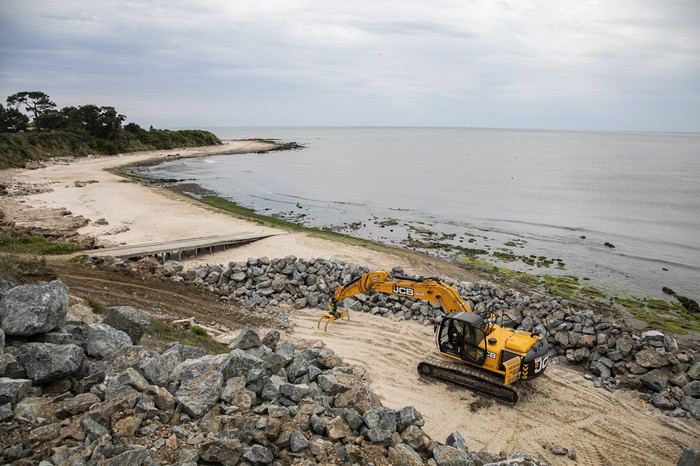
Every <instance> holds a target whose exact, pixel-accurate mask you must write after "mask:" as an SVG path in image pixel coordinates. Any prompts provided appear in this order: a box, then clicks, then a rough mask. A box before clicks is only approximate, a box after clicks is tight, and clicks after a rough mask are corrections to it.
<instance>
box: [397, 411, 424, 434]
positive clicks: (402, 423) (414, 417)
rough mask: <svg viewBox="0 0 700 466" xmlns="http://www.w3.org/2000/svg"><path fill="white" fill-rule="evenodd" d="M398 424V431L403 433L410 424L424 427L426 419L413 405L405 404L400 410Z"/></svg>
mask: <svg viewBox="0 0 700 466" xmlns="http://www.w3.org/2000/svg"><path fill="white" fill-rule="evenodd" d="M397 424H398V425H397V431H398V432H399V433H401V432H403V430H404V429H405V428H406V427H408V426H412V425H415V426H418V427H423V426H424V425H425V421H424V420H423V415H422V414H421V413H419V412H418V410H417V409H416V408H414V407H413V406H404V407H403V408H401V409H400V410H399V412H398V417H397Z"/></svg>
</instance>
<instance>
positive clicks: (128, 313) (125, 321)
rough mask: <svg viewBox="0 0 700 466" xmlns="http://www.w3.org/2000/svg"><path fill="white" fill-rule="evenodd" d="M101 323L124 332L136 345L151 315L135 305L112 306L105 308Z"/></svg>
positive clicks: (144, 331) (148, 323)
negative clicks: (105, 312)
mask: <svg viewBox="0 0 700 466" xmlns="http://www.w3.org/2000/svg"><path fill="white" fill-rule="evenodd" d="M102 323H103V324H106V325H109V326H110V327H114V328H116V329H117V330H121V331H122V332H124V333H126V334H127V335H129V338H131V341H132V342H133V344H135V345H137V344H138V343H139V341H141V337H142V336H143V334H144V333H146V331H147V330H148V326H149V325H150V324H151V316H149V315H148V313H146V312H144V311H142V310H140V309H136V308H135V307H131V306H114V307H110V308H109V309H107V314H106V315H105V317H104V319H103V320H102Z"/></svg>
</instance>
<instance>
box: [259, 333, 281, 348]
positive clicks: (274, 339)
mask: <svg viewBox="0 0 700 466" xmlns="http://www.w3.org/2000/svg"><path fill="white" fill-rule="evenodd" d="M279 341H280V332H278V331H277V330H270V331H269V332H267V334H265V336H264V337H263V339H262V342H261V343H262V344H263V345H265V346H267V347H268V348H270V349H271V350H272V351H275V349H277V343H278V342H279Z"/></svg>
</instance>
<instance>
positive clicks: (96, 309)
mask: <svg viewBox="0 0 700 466" xmlns="http://www.w3.org/2000/svg"><path fill="white" fill-rule="evenodd" d="M83 299H84V300H85V301H87V303H88V305H89V306H90V308H91V309H92V312H93V313H95V314H98V315H104V314H105V313H106V312H107V308H106V307H105V305H104V304H102V303H101V302H99V301H98V300H96V299H94V298H92V297H90V296H84V297H83Z"/></svg>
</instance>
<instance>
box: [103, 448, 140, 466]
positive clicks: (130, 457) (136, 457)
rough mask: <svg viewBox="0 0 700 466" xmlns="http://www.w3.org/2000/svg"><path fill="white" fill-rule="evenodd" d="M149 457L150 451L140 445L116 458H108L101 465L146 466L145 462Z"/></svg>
mask: <svg viewBox="0 0 700 466" xmlns="http://www.w3.org/2000/svg"><path fill="white" fill-rule="evenodd" d="M147 457H148V450H147V449H146V447H142V446H140V445H139V446H136V447H133V448H129V449H128V450H126V451H125V452H123V453H120V454H118V455H116V456H113V457H111V458H108V459H106V460H105V461H104V462H101V464H103V465H105V466H112V465H114V466H120V465H123V464H133V465H141V464H144V462H145V461H146V460H147ZM149 463H150V461H149Z"/></svg>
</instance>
